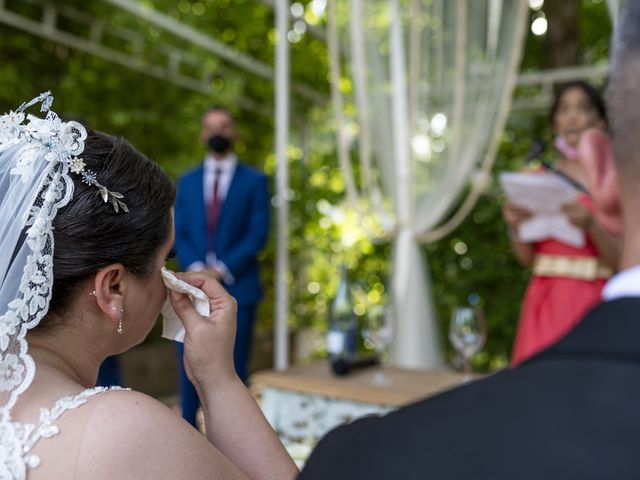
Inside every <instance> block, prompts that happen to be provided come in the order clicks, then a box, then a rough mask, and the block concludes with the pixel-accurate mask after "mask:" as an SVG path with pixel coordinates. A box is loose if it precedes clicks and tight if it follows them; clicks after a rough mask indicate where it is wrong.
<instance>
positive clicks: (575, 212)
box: [562, 202, 593, 230]
mask: <svg viewBox="0 0 640 480" xmlns="http://www.w3.org/2000/svg"><path fill="white" fill-rule="evenodd" d="M562 213H564V215H565V216H566V217H567V219H568V220H569V221H570V222H571V223H572V224H573V225H575V226H576V227H579V228H583V229H585V230H586V229H588V228H589V227H590V226H591V225H592V224H593V215H592V214H591V211H590V210H589V209H588V208H587V207H585V206H584V205H583V204H581V203H578V202H572V203H567V204H565V205H563V206H562Z"/></svg>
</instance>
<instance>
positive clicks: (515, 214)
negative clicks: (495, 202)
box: [502, 200, 533, 231]
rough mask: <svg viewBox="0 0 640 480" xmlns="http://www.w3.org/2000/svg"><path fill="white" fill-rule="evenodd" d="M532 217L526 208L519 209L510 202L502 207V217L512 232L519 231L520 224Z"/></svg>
mask: <svg viewBox="0 0 640 480" xmlns="http://www.w3.org/2000/svg"><path fill="white" fill-rule="evenodd" d="M532 215H533V214H532V213H531V212H530V211H529V210H527V209H526V208H523V207H519V206H517V205H515V204H513V203H511V202H510V201H508V200H507V201H506V202H505V203H504V205H503V206H502V216H503V217H504V220H505V222H507V225H508V226H509V229H511V231H515V230H517V229H518V227H519V226H520V224H521V223H522V222H524V221H525V220H527V219H528V218H531V216H532Z"/></svg>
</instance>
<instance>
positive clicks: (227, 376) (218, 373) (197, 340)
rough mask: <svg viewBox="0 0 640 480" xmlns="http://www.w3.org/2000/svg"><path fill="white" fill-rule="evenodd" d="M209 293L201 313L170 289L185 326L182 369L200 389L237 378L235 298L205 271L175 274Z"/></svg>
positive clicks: (186, 299)
mask: <svg viewBox="0 0 640 480" xmlns="http://www.w3.org/2000/svg"><path fill="white" fill-rule="evenodd" d="M177 276H178V278H180V280H183V281H185V282H187V283H189V284H191V285H193V286H194V287H197V288H199V289H200V290H202V291H204V293H205V294H206V295H207V297H209V306H210V310H211V313H210V314H209V316H208V317H203V316H202V315H200V314H199V313H198V312H197V311H196V310H195V308H194V307H193V305H192V304H191V301H190V300H189V297H188V296H187V295H185V294H182V293H177V292H174V291H171V292H170V296H171V303H172V304H173V308H174V310H175V311H176V313H177V314H178V315H179V316H180V318H181V319H182V321H183V323H184V327H185V332H186V334H185V338H184V366H185V371H186V373H187V375H188V377H189V379H190V380H191V382H192V383H193V384H194V386H195V387H196V389H198V390H199V393H201V389H203V388H207V387H219V386H221V385H222V384H224V383H226V382H228V381H237V380H238V377H237V375H236V373H235V370H234V367H233V346H234V342H235V335H236V314H237V304H236V300H235V299H234V298H233V297H232V296H231V295H229V294H228V293H227V292H226V290H225V289H224V288H223V287H222V285H220V284H219V283H218V282H217V281H216V280H215V279H214V278H213V277H212V276H211V275H210V274H209V273H207V272H188V273H182V274H177Z"/></svg>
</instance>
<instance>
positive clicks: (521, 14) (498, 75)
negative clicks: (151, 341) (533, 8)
mask: <svg viewBox="0 0 640 480" xmlns="http://www.w3.org/2000/svg"><path fill="white" fill-rule="evenodd" d="M346 2H347V0H343V3H342V4H341V8H345V9H346V8H347V5H346ZM335 3H340V1H338V0H335V2H334V1H332V2H330V3H329V7H330V8H335ZM348 5H349V8H350V12H349V13H350V15H349V17H348V18H350V28H349V29H348V30H344V32H347V31H348V33H344V34H343V37H345V38H344V40H348V41H346V42H344V43H346V44H349V45H350V46H351V50H350V53H351V62H350V67H351V68H350V69H348V71H350V73H351V75H352V77H353V83H354V89H355V101H356V106H357V111H358V113H357V119H355V120H357V121H358V123H359V126H360V137H359V146H360V148H359V151H358V153H359V155H360V165H361V168H360V171H361V172H362V178H361V179H360V180H361V181H360V184H361V185H362V189H361V190H362V192H364V193H369V192H375V191H376V189H377V187H378V185H377V183H376V182H378V181H379V183H380V187H381V188H382V191H383V192H384V194H385V196H386V197H387V199H388V200H390V202H391V203H392V204H393V207H394V211H395V216H396V225H395V228H394V229H393V232H392V234H393V235H395V249H394V257H393V289H392V292H393V296H394V303H395V305H396V312H397V316H398V332H397V335H396V344H395V348H394V358H395V360H396V363H398V364H400V365H402V366H407V367H433V366H439V365H440V364H441V363H442V356H441V349H440V344H439V335H438V329H437V323H436V320H435V315H434V308H433V302H432V298H431V288H430V283H429V275H428V269H427V264H426V258H425V256H424V252H423V250H422V248H421V247H420V244H421V243H424V242H427V241H434V240H437V239H439V238H441V237H442V236H444V235H446V234H448V233H449V232H450V231H451V230H453V228H455V227H456V226H457V225H458V224H459V223H460V222H461V221H462V220H463V219H464V217H465V216H466V215H467V213H468V212H469V211H470V210H471V209H472V207H473V206H474V205H475V202H476V200H477V198H478V197H479V195H480V193H481V192H482V189H483V187H484V186H485V185H486V183H487V179H488V178H489V172H490V170H491V166H492V164H493V159H494V157H495V153H496V149H497V145H498V140H499V135H500V132H501V131H502V128H503V126H504V122H505V120H506V116H507V112H508V109H509V105H510V98H511V92H512V90H513V87H514V84H515V80H516V73H517V68H518V65H519V63H520V56H521V51H522V42H523V38H524V33H525V27H526V21H527V2H526V1H524V0H406V1H401V0H350V2H349V4H348ZM330 15H331V13H330ZM335 30H336V31H337V29H335ZM329 34H330V35H331V34H332V33H331V31H330V32H329ZM334 35H337V33H334ZM346 37H348V38H346ZM342 44H343V43H342V42H339V41H337V39H336V38H334V41H333V43H331V42H330V48H331V49H332V54H333V55H334V59H333V60H334V64H335V58H336V56H337V53H338V52H337V48H339V46H340V45H342ZM333 81H334V85H333V87H334V95H336V94H338V93H337V90H338V89H337V88H336V85H335V81H336V77H335V76H334V77H333ZM341 103H342V102H337V101H335V97H334V106H339V105H341ZM337 118H338V119H339V120H340V124H344V119H343V118H342V112H339V113H338V116H337ZM339 138H340V139H341V141H344V140H343V139H344V136H343V135H339ZM344 161H345V158H344V154H343V155H342V162H344ZM372 165H375V167H376V169H377V171H378V172H379V174H378V175H377V176H376V175H372V174H371V172H370V167H371V166H372ZM345 175H346V176H347V177H350V176H351V175H352V172H351V170H350V169H348V170H346V171H345ZM376 178H377V179H378V180H376ZM470 179H472V180H473V181H472V182H469V180H470ZM346 183H347V185H354V184H356V183H357V182H355V181H354V180H353V178H347V182H346ZM465 192H467V196H466V198H465V199H464V200H463V201H462V202H461V197H462V196H463V194H464V193H465ZM370 205H376V202H374V201H372V202H370ZM458 205H461V206H460V208H459V209H458V210H457V211H455V210H456V206H458Z"/></svg>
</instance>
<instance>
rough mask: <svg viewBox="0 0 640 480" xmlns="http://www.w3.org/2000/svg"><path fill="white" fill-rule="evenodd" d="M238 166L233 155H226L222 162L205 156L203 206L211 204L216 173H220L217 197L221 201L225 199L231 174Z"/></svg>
mask: <svg viewBox="0 0 640 480" xmlns="http://www.w3.org/2000/svg"><path fill="white" fill-rule="evenodd" d="M237 165H238V158H237V157H236V156H235V155H234V154H233V153H230V154H228V155H227V156H226V157H225V158H223V159H222V160H217V159H215V158H214V157H213V156H211V155H207V156H206V157H205V159H204V175H203V180H204V185H203V187H204V201H205V204H206V205H207V206H208V205H211V202H213V187H214V185H215V182H216V171H219V172H220V179H219V180H218V197H219V198H220V200H221V201H224V199H225V198H226V197H227V192H228V191H229V186H230V185H231V180H233V174H234V173H235V171H236V166H237Z"/></svg>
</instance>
